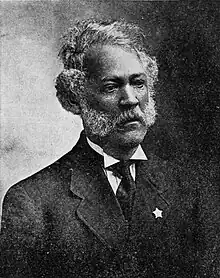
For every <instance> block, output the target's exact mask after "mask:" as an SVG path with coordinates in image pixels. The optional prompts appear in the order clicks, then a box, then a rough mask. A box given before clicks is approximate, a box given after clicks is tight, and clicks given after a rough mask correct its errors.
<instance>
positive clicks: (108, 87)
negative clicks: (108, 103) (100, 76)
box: [103, 84, 118, 93]
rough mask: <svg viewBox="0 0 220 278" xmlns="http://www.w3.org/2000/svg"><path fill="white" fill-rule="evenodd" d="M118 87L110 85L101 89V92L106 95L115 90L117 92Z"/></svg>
mask: <svg viewBox="0 0 220 278" xmlns="http://www.w3.org/2000/svg"><path fill="white" fill-rule="evenodd" d="M117 88H118V86H117V85H115V84H111V85H105V86H104V87H103V91H104V92H106V93H112V92H114V91H115V90H117Z"/></svg>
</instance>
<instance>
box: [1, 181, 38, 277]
mask: <svg viewBox="0 0 220 278" xmlns="http://www.w3.org/2000/svg"><path fill="white" fill-rule="evenodd" d="M42 229H43V218H42V212H41V209H40V206H39V205H38V204H37V203H36V202H35V201H34V199H33V198H31V197H30V196H29V195H28V194H27V192H26V191H25V189H24V188H23V187H22V186H19V185H14V186H12V187H11V188H10V189H9V190H8V192H7V194H6V195H5V198H4V202H3V210H2V222H1V234H0V248H1V249H0V256H1V261H0V265H1V267H0V271H1V274H0V276H1V277H5V278H6V277H13V278H18V277H19V278H20V277H26V278H31V277H33V273H32V272H31V265H30V263H29V259H30V257H31V256H32V252H33V251H32V250H34V246H36V243H37V242H39V239H40V238H41V234H42Z"/></svg>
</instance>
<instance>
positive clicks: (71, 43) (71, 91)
mask: <svg viewBox="0 0 220 278" xmlns="http://www.w3.org/2000/svg"><path fill="white" fill-rule="evenodd" d="M96 45H112V46H120V47H122V48H124V49H125V50H128V51H135V52H136V54H137V57H138V58H139V59H140V61H141V62H142V64H143V65H144V68H145V71H146V74H147V77H148V89H149V91H150V92H151V94H153V92H154V91H153V85H154V82H155V80H156V78H157V71H158V69H157V64H156V61H155V59H154V58H153V57H151V55H150V48H149V47H148V49H147V45H146V44H145V36H144V32H143V31H142V30H141V28H140V27H138V26H137V25H135V24H132V23H128V22H126V21H124V20H119V21H114V20H105V21H102V20H96V19H87V20H83V21H77V22H76V24H75V26H74V28H72V29H69V31H68V32H67V33H66V34H65V35H64V36H63V39H62V46H61V49H60V52H59V58H60V59H61V60H62V62H63V65H64V70H63V71H62V72H61V73H60V74H59V75H58V76H57V78H56V84H55V88H56V90H57V92H56V96H57V98H58V100H59V101H60V103H61V105H62V106H63V108H64V109H66V110H67V111H70V112H71V111H72V103H74V102H75V100H76V98H77V97H78V96H79V95H80V94H81V93H82V92H83V91H84V90H85V87H84V82H85V79H86V78H88V71H87V68H86V66H85V57H86V53H87V51H88V50H89V49H90V48H91V47H93V46H96Z"/></svg>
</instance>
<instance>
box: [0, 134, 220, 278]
mask: <svg viewBox="0 0 220 278" xmlns="http://www.w3.org/2000/svg"><path fill="white" fill-rule="evenodd" d="M147 156H148V158H149V160H148V161H145V162H140V163H139V164H138V166H137V178H136V179H137V180H136V186H137V191H136V196H135V201H134V208H133V216H132V221H131V222H130V223H127V222H126V221H125V219H124V217H123V214H122V211H121V209H120V206H119V204H118V202H117V199H116V197H115V195H114V193H113V191H112V189H111V187H110V184H109V183H108V180H107V178H106V176H105V174H104V172H103V170H102V169H101V166H100V164H99V162H98V160H97V156H96V153H95V152H94V151H93V150H92V149H91V148H90V147H89V146H88V144H87V142H86V139H85V136H84V135H83V134H82V135H81V138H80V140H79V142H78V143H77V145H76V146H75V147H74V148H73V149H72V150H71V151H70V152H69V153H67V154H66V155H65V156H63V157H62V158H60V159H59V160H58V161H56V162H55V163H53V164H52V165H50V166H48V167H46V168H45V169H43V170H41V171H40V172H38V173H36V174H34V175H33V176H31V177H29V178H27V179H25V180H23V181H21V182H19V183H18V184H16V185H14V186H12V187H11V188H10V189H9V191H8V192H7V194H6V196H5V199H4V205H3V216H2V234H1V260H2V261H1V263H2V268H1V271H2V275H3V276H2V277H13V278H14V277H27V278H29V277H38V278H39V277H65V278H66V277H138V278H139V277H152V278H155V277H161V278H162V277H164V278H165V277H166V278H169V277H178V278H180V277H184V278H187V277H208V278H214V277H220V265H219V262H220V260H219V237H220V233H219V229H220V225H219V223H220V221H219V207H220V206H219V190H218V189H215V188H214V186H212V185H210V184H209V183H206V182H205V183H204V179H199V178H193V175H191V174H189V173H188V172H186V171H184V170H183V169H181V168H180V167H178V166H175V165H171V164H170V163H169V162H166V161H162V160H160V159H159V158H158V157H155V156H154V155H152V154H149V153H148V154H147ZM155 208H158V209H160V210H162V211H163V212H162V216H163V217H162V218H155V216H154V214H153V213H152V212H153V211H154V210H155Z"/></svg>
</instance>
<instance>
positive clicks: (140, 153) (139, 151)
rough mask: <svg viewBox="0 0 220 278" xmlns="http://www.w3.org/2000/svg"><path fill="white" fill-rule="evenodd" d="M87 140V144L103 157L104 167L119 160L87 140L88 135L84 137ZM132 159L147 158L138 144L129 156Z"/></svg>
mask: <svg viewBox="0 0 220 278" xmlns="http://www.w3.org/2000/svg"><path fill="white" fill-rule="evenodd" d="M86 139H87V142H88V144H89V146H90V147H91V148H92V149H93V150H94V151H96V152H97V153H98V154H100V155H102V156H103V157H104V167H105V168H107V167H109V166H111V165H113V164H115V163H117V162H119V160H118V159H116V158H114V157H112V156H110V155H108V154H106V153H105V152H104V151H103V149H102V148H101V147H100V146H98V145H97V144H95V143H93V142H92V141H90V140H89V138H88V137H86ZM131 159H132V160H147V157H146V154H145V152H144V151H143V149H142V147H141V145H139V146H138V148H137V150H136V151H135V153H134V154H133V155H132V157H131Z"/></svg>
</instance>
